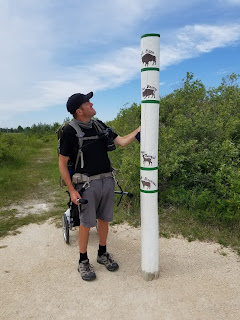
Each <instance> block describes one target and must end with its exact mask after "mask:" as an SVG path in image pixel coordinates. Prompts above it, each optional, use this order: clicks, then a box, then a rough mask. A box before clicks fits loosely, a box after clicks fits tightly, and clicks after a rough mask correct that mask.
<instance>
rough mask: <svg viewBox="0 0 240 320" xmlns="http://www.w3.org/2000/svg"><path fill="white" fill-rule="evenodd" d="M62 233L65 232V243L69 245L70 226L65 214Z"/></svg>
mask: <svg viewBox="0 0 240 320" xmlns="http://www.w3.org/2000/svg"><path fill="white" fill-rule="evenodd" d="M62 231H63V238H64V241H65V242H66V243H67V244H68V243H69V224H68V221H67V217H66V214H65V212H64V213H63V215H62Z"/></svg>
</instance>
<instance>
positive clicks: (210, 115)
mask: <svg viewBox="0 0 240 320" xmlns="http://www.w3.org/2000/svg"><path fill="white" fill-rule="evenodd" d="M237 79H238V77H237V75H234V74H233V75H231V76H230V77H228V78H227V80H228V81H229V82H227V80H226V79H223V81H222V84H221V85H220V86H219V87H218V88H216V89H215V88H211V89H210V90H208V91H206V89H205V87H204V86H203V84H202V83H201V82H200V81H198V80H193V75H192V74H189V73H188V74H187V77H186V79H185V81H184V85H183V87H182V88H181V89H179V90H176V91H174V93H173V94H171V95H168V96H167V97H165V98H162V99H161V101H160V133H159V168H160V170H159V177H160V178H159V186H160V200H161V202H162V203H166V204H172V205H175V206H180V207H186V208H188V209H191V210H194V212H195V215H196V217H198V218H199V219H201V220H204V221H208V222H214V223H216V222H225V223H230V224H235V223H239V221H240V189H239V187H240V180H239V178H240V172H239V147H240V144H239V142H240V140H239V138H240V136H239V135H240V117H239V112H240V89H239V87H238V85H237V84H234V81H236V80H237Z"/></svg>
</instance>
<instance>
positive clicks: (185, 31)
mask: <svg viewBox="0 0 240 320" xmlns="http://www.w3.org/2000/svg"><path fill="white" fill-rule="evenodd" d="M146 33H160V35H161V38H160V95H161V96H164V95H166V94H168V93H171V92H172V91H173V90H174V89H177V88H179V87H180V86H181V80H182V79H183V78H184V77H185V75H186V72H193V73H194V75H195V77H196V78H198V79H200V80H202V82H203V83H204V84H205V85H206V86H207V87H211V86H218V85H219V84H220V83H221V79H222V77H224V76H226V75H228V74H231V73H232V72H235V73H240V70H239V69H240V63H239V56H240V0H212V1H211V0H208V1H206V0H182V1H178V0H167V1H165V0H148V1H146V0H131V1H129V0H104V1H100V0H98V1H97V0H88V1H81V0H51V1H49V0H41V1H39V0H38V1H37V0H21V1H17V0H7V1H6V0H0V41H1V50H0V70H1V73H0V88H1V89H0V90H1V94H0V127H2V128H5V127H8V128H11V127H13V128H16V127H17V126H18V125H21V126H22V127H27V126H32V125H33V124H37V123H40V122H42V123H48V124H52V123H54V122H60V123H61V122H63V120H64V119H65V118H66V117H67V116H68V115H69V114H68V112H67V111H66V101H67V98H68V97H69V96H70V95H71V94H73V93H76V92H81V93H88V92H89V91H93V92H94V97H93V99H92V102H93V103H94V108H95V109H96V111H97V116H98V117H99V118H100V119H101V120H103V121H107V120H112V119H114V118H115V117H116V116H117V113H118V112H119V111H120V108H122V107H123V106H124V105H128V104H129V105H131V104H132V103H133V102H136V103H140V100H141V72H140V68H141V67H140V58H141V49H140V39H141V36H142V35H143V34H146Z"/></svg>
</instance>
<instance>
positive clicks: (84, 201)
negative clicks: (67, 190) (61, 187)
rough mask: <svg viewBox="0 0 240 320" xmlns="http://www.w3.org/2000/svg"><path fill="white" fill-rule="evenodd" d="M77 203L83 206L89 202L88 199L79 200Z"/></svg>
mask: <svg viewBox="0 0 240 320" xmlns="http://www.w3.org/2000/svg"><path fill="white" fill-rule="evenodd" d="M77 202H78V203H81V204H87V203H88V200H87V199H77Z"/></svg>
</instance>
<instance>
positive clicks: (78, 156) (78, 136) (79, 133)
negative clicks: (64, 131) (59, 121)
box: [69, 120, 84, 172]
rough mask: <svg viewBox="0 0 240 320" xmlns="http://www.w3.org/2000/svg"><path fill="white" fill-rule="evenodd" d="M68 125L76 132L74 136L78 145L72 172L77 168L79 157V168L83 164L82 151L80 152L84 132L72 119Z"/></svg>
mask: <svg viewBox="0 0 240 320" xmlns="http://www.w3.org/2000/svg"><path fill="white" fill-rule="evenodd" d="M69 125H70V126H71V127H73V129H74V130H75V131H76V132H77V134H76V137H77V138H78V146H79V148H78V154H77V159H76V162H75V167H74V172H75V171H76V169H77V165H78V162H79V158H81V168H83V166H84V164H83V152H82V145H83V137H84V132H83V131H82V129H81V128H80V126H79V125H78V124H77V123H76V122H75V121H74V120H72V121H70V122H69Z"/></svg>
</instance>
